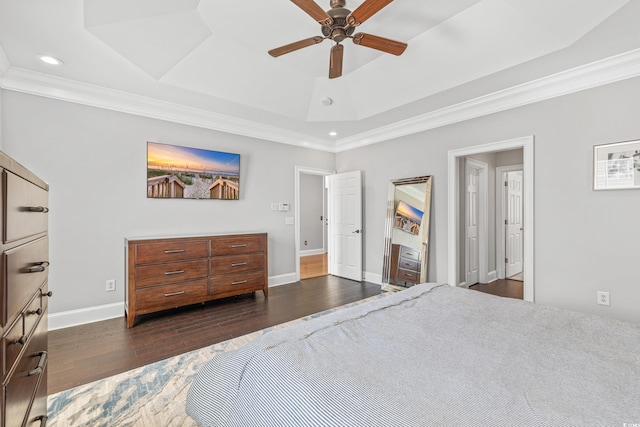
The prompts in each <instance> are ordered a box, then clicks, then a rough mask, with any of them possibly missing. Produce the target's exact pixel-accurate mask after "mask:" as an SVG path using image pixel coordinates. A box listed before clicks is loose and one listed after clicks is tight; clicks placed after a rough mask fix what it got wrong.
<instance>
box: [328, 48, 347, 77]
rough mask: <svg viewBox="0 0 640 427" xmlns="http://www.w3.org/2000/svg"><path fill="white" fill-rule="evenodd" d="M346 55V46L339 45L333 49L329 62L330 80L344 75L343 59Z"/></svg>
mask: <svg viewBox="0 0 640 427" xmlns="http://www.w3.org/2000/svg"><path fill="white" fill-rule="evenodd" d="M343 55H344V46H342V45H341V44H339V43H337V44H336V45H335V46H333V47H332V48H331V57H330V60H329V78H330V79H335V78H336V77H340V76H341V75H342V57H343Z"/></svg>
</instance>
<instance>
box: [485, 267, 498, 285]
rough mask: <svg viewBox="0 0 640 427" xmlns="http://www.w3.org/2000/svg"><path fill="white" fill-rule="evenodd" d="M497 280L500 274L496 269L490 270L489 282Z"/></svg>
mask: <svg viewBox="0 0 640 427" xmlns="http://www.w3.org/2000/svg"><path fill="white" fill-rule="evenodd" d="M496 280H498V274H497V273H496V271H495V270H493V271H490V272H489V274H488V275H487V283H491V282H495V281H496Z"/></svg>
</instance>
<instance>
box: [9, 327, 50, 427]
mask: <svg viewBox="0 0 640 427" xmlns="http://www.w3.org/2000/svg"><path fill="white" fill-rule="evenodd" d="M46 350H47V327H46V323H44V324H40V325H38V328H37V330H36V333H35V334H34V335H33V337H32V338H31V342H30V343H29V344H28V346H27V349H26V351H25V353H24V356H23V357H22V358H21V359H19V362H18V366H17V368H16V370H15V371H14V372H13V374H12V375H11V378H10V379H9V382H8V384H7V386H6V388H5V401H6V412H5V425H7V426H21V425H22V422H23V421H24V420H25V419H26V417H27V413H28V412H27V411H28V409H29V405H30V404H31V398H32V397H33V396H34V394H35V393H36V387H37V386H38V383H39V382H40V381H41V379H42V378H43V377H44V376H46V363H47V352H46Z"/></svg>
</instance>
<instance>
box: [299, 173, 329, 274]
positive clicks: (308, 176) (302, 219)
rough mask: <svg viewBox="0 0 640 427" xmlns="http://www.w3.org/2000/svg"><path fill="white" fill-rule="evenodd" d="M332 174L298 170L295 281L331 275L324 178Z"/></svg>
mask: <svg viewBox="0 0 640 427" xmlns="http://www.w3.org/2000/svg"><path fill="white" fill-rule="evenodd" d="M333 174H335V171H332V170H325V169H313V168H304V167H299V166H296V167H295V187H296V188H295V224H296V231H295V239H296V242H295V243H296V244H295V247H296V281H299V280H301V279H309V278H312V277H321V276H326V275H328V274H329V270H328V253H329V247H328V244H327V189H326V185H325V177H326V176H329V175H333Z"/></svg>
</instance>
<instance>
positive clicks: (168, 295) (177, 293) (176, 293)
mask: <svg viewBox="0 0 640 427" xmlns="http://www.w3.org/2000/svg"><path fill="white" fill-rule="evenodd" d="M183 294H184V291H180V292H174V293H172V294H164V296H165V297H175V296H178V295H183Z"/></svg>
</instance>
